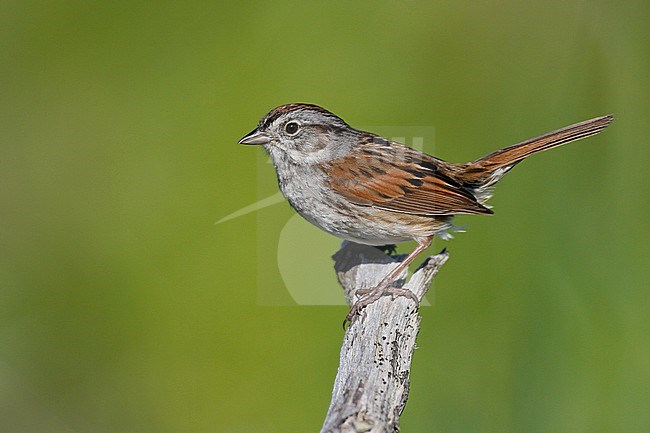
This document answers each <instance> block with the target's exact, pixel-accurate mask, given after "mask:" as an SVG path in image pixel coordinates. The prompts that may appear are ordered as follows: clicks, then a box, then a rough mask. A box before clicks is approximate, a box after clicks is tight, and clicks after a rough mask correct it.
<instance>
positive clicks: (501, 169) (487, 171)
mask: <svg viewBox="0 0 650 433" xmlns="http://www.w3.org/2000/svg"><path fill="white" fill-rule="evenodd" d="M612 120H614V117H613V116H612V115H607V116H601V117H595V118H593V119H590V120H585V121H584V122H580V123H576V124H575V125H571V126H566V127H564V128H562V129H558V130H557V131H553V132H549V133H548V134H544V135H540V136H539V137H535V138H531V139H530V140H526V141H522V142H521V143H517V144H513V145H512V146H508V147H504V148H503V149H500V150H497V151H496V152H492V153H490V154H489V155H485V156H484V157H482V158H479V159H477V160H476V161H473V162H470V163H469V164H466V165H465V167H464V168H463V172H464V173H463V174H464V176H463V177H464V180H466V181H467V183H468V186H470V187H473V189H474V190H475V193H476V195H477V198H478V199H479V201H480V202H481V203H484V202H485V201H487V199H489V198H490V196H491V195H492V188H493V187H494V184H495V183H497V182H498V181H499V180H500V179H501V178H502V177H503V176H504V175H505V174H506V173H507V172H508V171H509V170H510V169H511V168H512V167H514V166H515V165H516V164H517V163H519V162H521V161H522V160H524V159H525V158H528V157H529V156H530V155H532V154H534V153H537V152H542V151H544V150H547V149H552V148H553V147H557V146H561V145H563V144H566V143H570V142H571V141H575V140H580V139H582V138H585V137H589V136H592V135H596V134H598V133H599V132H601V131H602V130H603V129H605V128H606V127H607V125H609V124H610V123H612Z"/></svg>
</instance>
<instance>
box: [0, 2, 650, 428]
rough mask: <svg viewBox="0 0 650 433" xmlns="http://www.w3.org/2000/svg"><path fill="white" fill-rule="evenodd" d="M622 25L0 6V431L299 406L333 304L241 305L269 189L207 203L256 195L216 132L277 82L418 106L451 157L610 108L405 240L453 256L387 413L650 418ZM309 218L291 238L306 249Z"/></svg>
mask: <svg viewBox="0 0 650 433" xmlns="http://www.w3.org/2000/svg"><path fill="white" fill-rule="evenodd" d="M648 22H650V3H649V2H647V1H629V2H617V1H596V2H588V1H562V2H560V1H550V2H549V1H543V2H542V1H536V2H518V1H499V2H426V3H425V2H423V3H419V2H411V1H408V2H395V1H391V2H388V1H386V2H355V3H353V2H347V1H345V2H329V3H327V4H316V3H314V4H307V3H302V2H284V3H253V2H238V3H235V2H232V3H220V2H132V1H114V2H89V1H65V2H64V1H61V2H33V1H5V2H1V3H0V56H1V59H2V60H1V61H0V92H1V94H0V205H1V206H0V273H1V274H0V431H1V432H61V431H74V432H102V431H106V432H108V431H139V432H181V431H196V432H237V433H239V432H297V431H317V430H318V429H319V428H320V425H321V423H322V420H323V418H324V415H325V412H326V409H327V406H328V403H329V394H330V391H331V385H332V381H333V379H334V375H335V373H336V367H337V363H338V351H339V347H340V342H341V339H342V332H341V329H340V324H341V320H342V318H343V316H344V314H345V312H346V309H345V307H343V306H297V305H292V304H291V303H290V302H287V303H286V305H280V306H277V305H276V306H269V305H265V304H264V302H260V294H261V293H262V292H264V291H266V290H272V291H274V293H278V292H281V291H282V290H283V287H284V286H283V280H282V278H281V277H280V275H279V272H278V258H277V257H276V256H277V252H276V251H275V250H274V249H273V248H272V247H270V248H268V251H267V248H266V247H264V248H260V245H262V244H263V245H271V246H272V245H273V242H274V239H275V240H276V243H277V239H278V236H279V234H280V232H281V231H282V228H283V226H284V225H285V224H286V223H287V221H289V219H290V218H291V217H292V215H293V213H292V211H291V209H290V208H289V206H288V205H287V204H286V203H281V204H277V205H274V206H271V207H267V208H265V209H262V210H259V211H258V212H256V213H251V214H248V215H246V216H243V217H241V218H238V219H234V220H230V221H228V222H225V223H222V224H218V225H215V222H216V221H217V220H219V219H221V218H222V217H224V216H225V215H227V214H230V213H231V212H234V211H236V210H237V209H240V208H242V207H244V206H246V205H249V204H251V203H253V202H255V201H257V200H258V199H260V198H264V197H265V196H266V195H265V194H266V192H269V193H270V194H272V193H274V192H276V191H277V190H276V186H275V174H274V172H273V170H272V167H271V166H270V165H268V164H267V165H264V164H259V161H260V158H264V156H263V155H262V150H261V149H257V148H245V147H241V146H237V145H236V142H237V140H238V139H239V138H240V137H241V136H242V135H244V134H245V133H247V132H248V131H250V130H251V129H252V128H253V127H254V126H255V124H256V122H257V120H258V119H259V117H261V116H262V115H263V114H264V113H265V112H266V111H268V110H269V109H270V108H272V107H274V106H276V105H279V104H283V103H287V102H293V101H304V102H313V103H318V104H320V105H323V106H325V107H327V108H329V109H331V110H332V111H334V112H335V113H338V114H339V115H341V116H342V117H343V118H344V119H345V120H346V121H348V122H349V123H350V124H352V125H396V126H409V125H429V126H433V127H435V131H436V133H435V149H434V148H433V147H434V143H428V142H425V150H427V151H429V152H435V153H436V154H437V155H438V156H439V157H441V158H443V159H447V160H451V161H466V160H470V159H474V158H476V157H478V156H480V155H482V154H485V153H488V152H491V151H492V150H495V149H496V148H498V147H501V146H505V145H509V144H512V143H514V142H517V141H519V140H522V139H526V138H529V137H531V136H535V135H538V134H541V133H544V132H547V131H549V130H552V129H556V128H559V127H561V126H564V125H567V124H570V123H574V122H577V121H580V120H584V119H587V118H589V117H593V116H596V115H601V114H606V113H614V114H615V115H616V121H615V123H614V124H613V125H612V126H611V127H610V128H609V129H608V130H607V131H606V132H605V133H603V134H601V135H600V136H598V137H595V138H590V139H589V140H588V141H582V142H580V143H576V144H572V145H570V146H568V147H566V148H563V149H560V150H555V151H553V152H549V153H547V154H544V155H539V156H537V157H535V158H533V159H531V160H530V161H527V162H526V163H524V164H522V165H521V166H519V167H517V168H516V169H515V170H513V172H512V173H511V174H510V175H509V176H508V177H507V178H506V179H505V180H504V181H503V182H502V183H501V184H500V186H499V188H497V192H496V196H495V198H494V199H493V201H492V202H491V204H492V205H494V207H495V211H496V215H495V216H493V217H491V218H481V217H464V218H460V219H459V224H464V225H467V226H468V229H469V230H468V233H465V234H459V235H457V236H456V239H455V240H453V241H451V242H448V243H442V242H439V243H437V244H436V246H435V249H434V248H432V249H431V252H434V251H435V250H436V249H439V248H441V247H442V246H443V245H444V246H447V247H448V248H449V249H450V252H451V255H452V256H451V260H450V261H449V262H448V264H447V265H445V267H444V268H443V270H442V272H441V274H440V276H439V278H438V280H437V282H436V287H435V302H434V306H433V307H427V308H423V310H422V314H423V316H424V319H423V322H422V330H421V332H420V336H419V340H418V345H419V349H418V350H417V351H416V353H415V357H414V365H413V371H412V391H411V396H410V400H409V403H408V405H407V407H406V411H405V413H404V415H403V418H402V431H404V432H428V431H431V432H433V431H435V432H521V431H525V432H595V431H598V432H628V433H629V432H646V431H650V411H648V408H649V407H650V337H649V336H650V319H649V314H648V313H649V311H650V299H649V298H650V297H649V295H648V293H649V284H648V276H649V275H648V274H649V272H648V265H649V264H650V263H648V262H649V260H648V258H649V257H650V247H649V243H650V224H649V222H648V216H647V215H648V214H649V213H650V176H649V175H648V164H649V163H650V132H649V131H650V128H649V127H648V119H649V118H650V79H649V77H650V55H649V54H650V51H649V47H650V26H648ZM380 132H381V131H380ZM388 133H390V131H389V132H388ZM259 185H265V188H266V189H267V190H268V191H267V190H265V191H262V192H263V193H262V192H261V191H260V187H259ZM311 230H313V233H319V232H318V231H317V229H315V228H313V229H311ZM316 236H320V233H319V234H318V235H316ZM323 236H326V235H323ZM326 238H327V237H326ZM327 239H329V238H327ZM328 242H331V243H330V245H331V248H324V249H323V248H316V247H314V248H312V247H311V245H310V244H308V243H307V244H306V243H304V242H303V243H302V244H300V242H297V244H296V245H295V252H296V255H297V256H308V257H310V258H311V259H312V260H314V261H315V262H318V263H322V264H324V266H327V267H329V266H331V261H330V255H331V254H332V253H333V252H334V250H335V249H336V247H337V245H338V241H336V239H333V238H332V239H330V240H329V241H328ZM410 247H411V245H408V244H407V245H405V246H402V247H401V251H406V250H407V249H408V248H410ZM319 286H327V287H328V288H329V289H331V290H337V288H336V283H335V279H334V277H333V273H332V276H331V278H329V279H327V280H326V281H325V280H324V281H315V282H314V284H313V287H312V289H313V290H322V287H319Z"/></svg>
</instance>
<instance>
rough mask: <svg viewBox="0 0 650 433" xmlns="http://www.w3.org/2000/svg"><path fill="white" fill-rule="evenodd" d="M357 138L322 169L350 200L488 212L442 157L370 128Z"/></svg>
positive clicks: (441, 211)
mask: <svg viewBox="0 0 650 433" xmlns="http://www.w3.org/2000/svg"><path fill="white" fill-rule="evenodd" d="M362 140H363V141H362V142H360V143H359V144H358V145H357V146H356V147H355V148H354V149H353V155H349V156H346V157H343V158H340V159H337V160H335V161H332V162H331V163H330V165H329V166H328V167H327V168H326V169H325V171H326V174H327V175H328V183H329V185H330V186H331V187H332V189H334V190H335V191H336V192H337V193H339V194H340V195H342V196H343V197H345V198H346V199H348V200H349V201H350V202H352V203H354V204H357V205H360V206H372V207H375V208H378V209H384V210H388V211H393V212H401V213H408V214H414V215H422V216H435V215H454V214H491V213H493V212H492V211H491V210H490V209H488V208H487V207H485V206H483V205H481V204H480V203H479V202H478V201H477V200H476V197H474V195H473V194H472V193H471V192H470V191H469V190H468V189H466V188H465V187H463V186H462V185H461V184H460V183H458V182H457V181H455V180H454V179H452V178H451V177H449V176H448V175H447V174H446V173H445V170H444V169H443V164H444V163H443V162H442V161H440V160H437V159H436V158H433V157H431V156H429V155H426V154H423V153H420V152H417V151H415V150H413V149H411V148H408V147H406V146H404V145H402V144H399V143H395V142H391V141H388V140H385V139H382V138H380V137H377V136H374V135H371V134H365V135H364V136H362Z"/></svg>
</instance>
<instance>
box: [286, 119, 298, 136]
mask: <svg viewBox="0 0 650 433" xmlns="http://www.w3.org/2000/svg"><path fill="white" fill-rule="evenodd" d="M298 129H300V125H298V123H297V122H288V123H287V124H286V125H284V130H285V131H286V132H287V134H289V135H294V134H295V133H296V132H298Z"/></svg>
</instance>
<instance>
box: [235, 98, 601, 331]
mask: <svg viewBox="0 0 650 433" xmlns="http://www.w3.org/2000/svg"><path fill="white" fill-rule="evenodd" d="M612 120H613V116H612V115H605V116H600V117H595V118H593V119H589V120H586V121H583V122H580V123H576V124H573V125H570V126H566V127H564V128H561V129H558V130H555V131H552V132H549V133H546V134H544V135H540V136H538V137H535V138H531V139H529V140H525V141H522V142H520V143H517V144H514V145H512V146H508V147H504V148H502V149H499V150H496V151H494V152H492V153H489V154H487V155H485V156H483V157H481V158H478V159H476V160H474V161H471V162H467V163H450V162H446V161H443V160H442V159H440V158H436V157H434V156H431V155H428V154H426V153H423V152H420V151H417V150H415V149H413V148H410V147H408V146H405V145H403V144H401V143H398V142H395V141H391V140H389V139H387V138H384V137H382V136H380V135H377V134H374V133H372V132H368V131H362V130H357V129H355V128H353V127H351V126H350V125H348V124H347V123H346V122H345V121H344V120H343V119H342V118H340V117H339V116H337V115H336V114H334V113H332V112H330V111H328V110H326V109H325V108H322V107H320V106H318V105H314V104H307V103H291V104H285V105H281V106H279V107H276V108H274V109H272V110H271V111H269V112H268V113H267V114H266V115H265V116H264V117H263V118H262V119H261V120H260V121H259V122H258V124H257V127H256V128H255V129H253V130H252V131H251V132H249V133H248V134H246V135H245V136H244V137H242V138H241V139H240V140H239V142H238V143H239V144H245V145H260V146H262V147H263V148H264V149H265V151H266V152H267V153H268V154H269V156H270V158H271V160H272V162H273V165H274V168H275V171H276V174H277V180H278V185H279V187H280V190H281V191H282V194H283V195H284V197H285V198H286V200H287V201H288V202H289V204H290V205H291V207H293V208H294V209H295V210H296V211H297V212H298V213H299V214H300V215H301V216H302V217H303V218H305V219H306V220H307V221H309V222H310V223H312V224H313V225H315V226H317V227H319V228H320V229H322V230H324V231H325V232H327V233H329V234H332V235H334V236H337V237H339V238H342V239H345V240H348V241H352V242H355V243H360V244H365V245H372V246H382V245H387V244H397V243H401V242H406V241H415V242H416V243H417V246H416V247H415V248H414V249H413V251H411V252H410V253H409V254H408V255H407V256H406V258H405V259H404V260H403V261H402V262H401V263H400V264H399V265H398V266H397V267H396V268H394V269H393V270H392V271H391V272H389V273H388V274H387V275H386V276H385V277H384V278H383V279H382V280H381V281H380V283H379V284H378V285H377V286H376V287H373V288H371V289H363V290H357V300H356V302H355V303H354V304H353V305H352V307H351V309H350V311H349V313H348V314H347V315H346V321H352V320H353V319H354V318H355V317H356V316H357V315H359V314H361V311H362V310H363V308H365V307H366V306H367V305H369V304H371V303H372V302H374V301H376V300H377V299H379V298H381V297H382V296H385V295H391V296H393V297H395V296H406V297H409V298H411V299H413V300H414V301H415V302H416V303H417V302H418V300H417V298H415V296H414V295H413V293H412V292H410V291H409V290H407V289H404V288H401V287H395V286H394V283H395V282H396V281H397V280H398V278H399V277H400V275H401V274H402V272H403V271H404V270H405V269H406V268H407V267H408V265H409V264H410V263H411V262H412V261H413V260H414V259H415V258H416V257H417V256H418V255H419V254H420V253H421V252H422V251H424V250H425V249H426V248H428V247H429V246H430V245H431V243H432V241H433V238H434V237H435V236H438V237H441V238H445V239H446V238H449V237H450V234H449V231H450V230H453V229H454V225H453V223H452V220H453V217H454V216H455V215H461V214H474V215H491V214H493V211H492V209H491V207H490V206H489V205H487V204H486V202H487V201H488V200H489V199H490V197H492V193H493V190H494V187H495V185H496V183H497V182H499V180H501V179H502V178H503V176H505V175H506V173H508V172H509V171H510V170H511V169H512V168H513V167H514V166H515V165H517V164H519V163H520V162H521V161H523V160H524V159H526V158H528V157H529V156H531V155H533V154H535V153H538V152H542V151H545V150H548V149H552V148H555V147H558V146H561V145H563V144H566V143H569V142H572V141H575V140H580V139H583V138H586V137H589V136H592V135H595V134H598V133H599V132H601V131H602V130H603V129H605V128H606V127H607V126H608V125H609V124H610V123H611V122H612Z"/></svg>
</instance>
